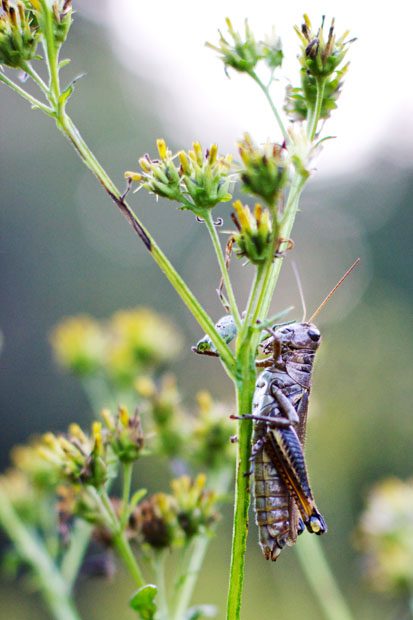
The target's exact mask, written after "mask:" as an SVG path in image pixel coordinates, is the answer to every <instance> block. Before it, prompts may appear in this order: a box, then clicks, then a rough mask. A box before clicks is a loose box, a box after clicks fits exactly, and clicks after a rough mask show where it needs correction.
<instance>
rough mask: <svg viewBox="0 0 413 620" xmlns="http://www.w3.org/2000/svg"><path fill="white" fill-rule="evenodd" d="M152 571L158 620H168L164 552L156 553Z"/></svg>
mask: <svg viewBox="0 0 413 620" xmlns="http://www.w3.org/2000/svg"><path fill="white" fill-rule="evenodd" d="M153 564H154V569H155V576H156V586H157V588H158V591H157V595H156V596H157V603H158V611H159V620H169V610H168V597H167V592H166V582H165V551H156V552H155V559H154V563H153Z"/></svg>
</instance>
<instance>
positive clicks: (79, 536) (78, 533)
mask: <svg viewBox="0 0 413 620" xmlns="http://www.w3.org/2000/svg"><path fill="white" fill-rule="evenodd" d="M92 532H93V525H90V523H87V522H86V521H83V519H76V521H75V524H74V526H73V529H72V534H71V542H70V547H69V549H68V550H67V551H66V553H65V555H64V558H63V561H62V564H61V573H62V577H63V579H64V581H65V582H66V584H67V587H68V588H69V589H70V590H72V588H73V586H74V584H75V582H76V579H77V576H78V574H79V570H80V567H81V566H82V562H83V558H84V557H85V553H86V549H87V548H88V545H89V541H90V537H91V535H92Z"/></svg>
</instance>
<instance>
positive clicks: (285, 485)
mask: <svg viewBox="0 0 413 620" xmlns="http://www.w3.org/2000/svg"><path fill="white" fill-rule="evenodd" d="M359 261H360V259H357V260H356V261H355V263H354V264H353V265H352V266H351V267H350V269H349V270H348V271H347V272H346V273H345V274H344V276H343V277H342V278H341V279H340V280H339V282H338V283H337V284H336V286H335V287H334V288H333V289H332V291H331V292H330V293H329V294H328V295H327V297H326V298H325V299H324V301H323V302H322V303H321V304H320V306H319V307H318V309H317V310H316V311H315V312H314V314H313V315H312V317H311V318H310V319H309V321H305V320H304V318H303V321H302V322H300V323H294V322H289V323H284V324H281V325H280V326H278V328H277V329H275V330H274V329H271V328H268V327H264V328H263V327H261V329H265V330H266V331H267V332H269V334H270V336H271V338H270V340H269V341H268V339H267V343H264V344H263V345H262V346H263V350H264V352H265V353H271V354H270V356H269V357H267V358H266V359H264V360H261V361H257V362H256V366H257V367H258V368H260V367H261V368H264V370H263V372H262V373H261V374H260V375H259V377H258V379H257V381H256V384H255V391H254V396H253V401H252V412H251V414H245V415H242V416H235V415H232V416H231V418H233V419H241V420H243V419H252V420H253V422H254V432H253V444H252V450H251V459H250V460H251V463H252V465H251V469H250V471H249V472H247V474H245V475H251V474H253V473H254V507H255V520H256V523H257V525H258V530H259V544H260V546H261V549H262V551H263V553H264V556H265V558H266V559H267V560H268V559H271V560H273V561H275V560H276V559H277V558H278V557H279V555H280V553H281V551H282V549H283V548H284V547H285V545H293V544H294V543H295V542H296V539H297V536H298V535H299V534H301V533H302V532H303V531H304V529H307V530H308V531H309V532H310V533H312V534H317V535H321V534H324V532H326V531H327V525H326V522H325V521H324V518H323V516H322V515H321V513H320V512H319V511H318V508H317V506H316V503H315V501H314V497H313V494H312V491H311V487H310V484H309V481H308V474H307V467H306V463H305V459H304V443H305V432H306V424H307V412H308V402H309V396H310V390H311V375H312V370H313V365H314V359H315V354H316V352H317V350H318V348H319V346H320V343H321V333H320V331H319V329H318V328H317V327H316V326H315V325H314V324H313V323H312V321H313V319H314V317H315V316H316V315H317V314H318V313H319V312H320V310H321V309H322V308H323V307H324V305H325V304H326V303H327V301H328V300H329V299H330V297H331V295H332V294H333V293H334V292H335V291H336V289H337V288H338V287H339V286H340V284H341V283H342V282H343V281H344V280H345V278H346V277H347V276H348V275H349V274H350V273H351V272H352V271H353V269H354V268H355V267H356V265H357V264H358V262H359ZM298 280H299V279H298ZM299 284H300V283H299ZM300 294H301V296H302V291H301V287H300ZM303 307H304V314H305V304H304V303H303ZM283 314H284V313H281V314H280V316H281V315H283ZM274 318H276V317H274ZM277 318H278V317H277ZM257 327H258V325H257ZM216 328H217V330H218V331H219V333H220V335H221V336H222V337H223V338H224V339H225V341H226V342H230V341H231V340H232V339H233V338H234V337H235V335H236V328H235V325H234V321H233V319H232V317H231V316H230V315H228V316H226V317H223V318H222V319H220V321H219V322H218V323H217V325H216ZM192 350H193V351H194V352H196V353H200V354H204V355H215V356H217V355H218V354H217V353H216V351H215V348H214V347H213V345H212V342H211V341H210V339H209V337H208V336H205V337H204V338H203V339H202V340H200V341H199V342H198V343H197V345H196V347H193V349H192Z"/></svg>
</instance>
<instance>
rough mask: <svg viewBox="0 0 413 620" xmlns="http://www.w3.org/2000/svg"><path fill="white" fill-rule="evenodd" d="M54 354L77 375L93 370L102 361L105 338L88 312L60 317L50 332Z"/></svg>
mask: <svg viewBox="0 0 413 620" xmlns="http://www.w3.org/2000/svg"><path fill="white" fill-rule="evenodd" d="M50 342H51V344H52V347H53V350H54V353H55V356H56V359H57V361H58V362H59V364H61V366H63V368H65V369H66V370H69V371H70V372H73V373H75V374H77V375H80V376H87V375H91V374H94V373H95V372H96V371H97V370H98V369H99V368H101V366H102V363H103V358H104V355H105V345H106V338H105V335H104V333H103V331H102V330H101V328H100V326H99V324H98V323H97V322H96V321H94V320H93V319H92V318H91V317H89V316H87V315H78V316H74V317H69V318H67V319H63V320H62V321H61V322H60V323H58V324H57V325H56V326H55V327H54V329H53V330H52V331H51V334H50Z"/></svg>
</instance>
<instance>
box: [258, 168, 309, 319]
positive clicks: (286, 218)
mask: <svg viewBox="0 0 413 620" xmlns="http://www.w3.org/2000/svg"><path fill="white" fill-rule="evenodd" d="M306 180H307V177H305V176H303V175H302V174H300V173H298V172H296V173H295V174H294V177H293V180H292V183H291V189H290V193H289V196H288V200H287V203H286V206H285V211H284V215H283V217H282V219H281V223H280V227H279V237H282V238H283V239H289V238H290V237H291V231H292V228H293V225H294V221H295V217H296V215H297V210H298V204H299V200H300V196H301V192H302V190H303V187H304V184H305V181H306ZM282 263H283V259H282V258H278V259H275V261H274V262H273V264H272V265H271V267H270V269H268V271H267V272H266V274H265V277H264V282H263V285H262V289H261V294H260V298H259V300H258V303H257V306H256V314H255V315H254V323H255V321H256V319H257V318H264V317H266V316H267V314H268V311H269V307H270V303H271V300H272V298H273V295H274V290H275V287H276V285H277V282H278V277H279V275H280V271H281V266H282Z"/></svg>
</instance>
